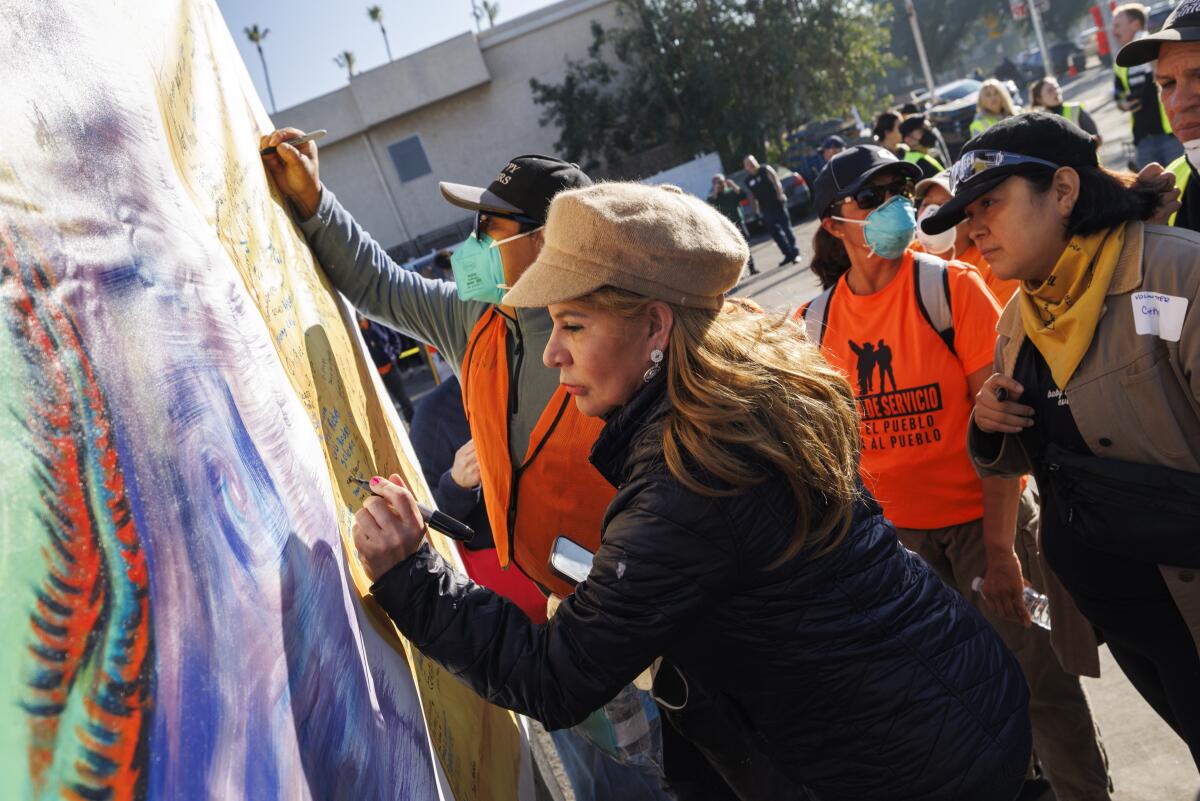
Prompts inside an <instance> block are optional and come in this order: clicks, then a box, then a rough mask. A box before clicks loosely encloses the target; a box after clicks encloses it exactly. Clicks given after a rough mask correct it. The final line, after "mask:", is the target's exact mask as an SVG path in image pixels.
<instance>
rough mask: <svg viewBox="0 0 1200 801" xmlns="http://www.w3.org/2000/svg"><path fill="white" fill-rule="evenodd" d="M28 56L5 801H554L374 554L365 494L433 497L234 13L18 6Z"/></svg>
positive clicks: (7, 23)
mask: <svg viewBox="0 0 1200 801" xmlns="http://www.w3.org/2000/svg"><path fill="white" fill-rule="evenodd" d="M0 39H2V40H3V41H4V43H5V57H4V59H3V60H2V61H0V86H3V87H4V97H5V100H6V103H5V112H4V113H3V114H2V115H0V142H2V143H3V145H2V147H0V314H3V319H4V323H5V324H4V326H2V327H0V400H2V401H3V409H2V410H0V476H3V485H2V486H0V601H2V602H3V614H0V775H3V776H5V782H4V784H5V788H6V789H5V797H7V798H37V799H50V798H70V799H141V798H148V799H171V800H172V801H175V800H176V799H193V798H195V799H201V798H204V799H208V798H219V799H239V798H246V799H275V798H281V799H283V798H286V799H302V798H318V799H326V798H346V799H417V800H419V801H427V799H437V798H456V799H458V801H472V800H473V799H480V800H481V801H482V800H484V799H498V800H501V799H515V798H519V797H528V787H529V765H528V754H527V751H526V750H525V749H524V746H523V744H522V741H521V739H520V735H519V731H518V728H517V725H516V722H515V720H514V718H513V717H512V716H511V715H510V714H509V713H507V712H504V711H502V710H498V709H496V708H494V707H491V706H489V705H487V704H485V703H483V702H482V701H480V700H479V699H478V698H477V697H476V696H474V694H473V693H471V692H470V691H469V690H468V689H467V688H466V687H465V686H463V685H461V684H460V683H459V682H457V681H456V680H454V679H453V678H452V677H450V676H448V675H447V674H446V673H445V672H444V671H442V669H441V668H439V667H437V666H436V665H434V664H432V663H430V662H428V661H427V660H424V659H423V658H422V657H421V656H420V655H419V654H418V653H415V652H413V651H412V650H411V649H410V648H408V646H407V645H406V644H405V643H404V642H403V641H402V640H401V639H400V638H399V637H398V635H397V633H396V632H395V630H394V628H393V627H392V626H391V624H390V622H389V621H388V620H387V619H386V617H385V616H383V615H382V614H381V613H380V612H379V610H378V609H376V608H375V607H374V606H373V605H372V604H371V602H370V599H369V597H366V596H367V594H366V589H367V586H368V582H367V580H366V578H365V576H364V574H363V573H362V570H361V568H360V567H359V566H358V564H357V562H356V560H355V559H354V557H353V550H352V549H347V547H346V543H347V542H348V539H347V537H348V527H349V521H350V517H351V515H352V514H353V511H354V510H355V509H357V508H358V504H359V500H360V499H359V498H358V497H357V492H358V490H357V489H356V488H354V487H353V486H351V485H350V484H348V483H347V481H346V479H347V478H348V477H349V476H351V475H371V474H375V473H383V474H385V475H386V474H387V473H389V472H392V471H398V472H401V473H403V474H405V475H406V476H408V477H409V479H410V481H411V482H413V483H414V485H415V486H416V488H417V490H418V492H419V493H424V494H425V496H426V501H427V502H428V491H427V489H426V488H425V487H424V485H423V484H422V483H421V477H420V471H419V470H416V469H414V461H415V460H414V459H413V457H412V453H411V449H410V448H409V446H408V444H407V440H406V439H405V437H404V436H403V433H402V428H401V427H400V426H399V424H398V421H397V419H396V415H395V413H394V411H393V410H392V409H391V408H390V407H388V406H385V405H384V404H382V403H380V401H379V394H378V392H379V391H380V388H379V387H378V386H377V384H378V379H377V376H375V374H374V371H373V370H370V369H369V368H368V362H366V361H365V360H364V358H363V356H362V353H361V350H360V343H359V342H358V340H357V334H356V333H354V332H353V329H352V328H351V327H350V326H349V324H348V323H349V318H348V316H347V314H346V310H345V309H344V308H343V307H342V306H341V305H340V304H339V302H338V300H337V298H336V296H335V295H334V294H333V293H332V292H331V291H330V290H329V287H328V285H327V283H326V282H325V281H324V279H323V277H322V276H321V274H320V272H319V270H318V269H317V268H316V266H315V264H314V263H313V260H312V257H311V254H310V253H309V252H308V250H307V248H306V247H305V245H304V243H303V240H302V238H301V237H300V236H299V235H298V231H297V230H296V229H295V227H294V225H293V224H292V222H291V221H290V219H289V217H288V215H287V213H286V211H285V209H284V208H283V207H282V206H281V204H280V202H279V200H278V198H276V197H273V196H272V194H271V192H270V190H269V188H268V186H267V183H266V181H265V178H264V176H263V173H262V169H261V165H260V163H259V159H258V154H257V150H256V146H257V143H258V136H259V134H260V133H261V132H263V131H267V130H270V128H271V125H270V120H269V119H268V117H267V115H266V114H265V112H264V111H263V108H262V105H261V103H260V102H259V101H258V98H257V97H256V96H255V95H254V92H253V89H252V86H251V83H250V80H249V78H248V76H247V75H246V73H245V69H244V67H243V65H242V62H241V59H240V58H239V57H238V54H237V51H236V48H235V46H234V44H233V42H232V39H231V38H230V35H229V32H228V30H227V29H226V28H225V25H224V23H223V21H222V20H221V17H220V14H219V12H218V11H217V10H216V8H215V5H214V3H213V2H211V0H121V1H120V2H109V3H91V2H89V3H78V2H69V0H0ZM435 545H437V546H438V547H440V548H442V549H443V550H445V543H440V542H439V543H435ZM447 553H448V551H447Z"/></svg>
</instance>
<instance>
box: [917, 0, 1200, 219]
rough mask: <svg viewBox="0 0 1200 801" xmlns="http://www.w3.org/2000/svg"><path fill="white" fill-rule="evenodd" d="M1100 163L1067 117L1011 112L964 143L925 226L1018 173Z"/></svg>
mask: <svg viewBox="0 0 1200 801" xmlns="http://www.w3.org/2000/svg"><path fill="white" fill-rule="evenodd" d="M1197 2H1200V0H1197ZM1099 165H1100V160H1099V158H1098V157H1097V155H1096V144H1095V142H1094V141H1093V139H1092V137H1091V135H1089V134H1087V133H1086V132H1084V130H1083V129H1082V128H1080V127H1079V126H1078V125H1076V124H1075V123H1073V122H1071V121H1070V120H1068V119H1067V118H1066V117H1063V116H1060V115H1058V114H1046V113H1044V112H1041V111H1035V112H1030V113H1028V114H1017V115H1016V116H1013V117H1006V118H1005V119H1003V120H1001V121H1000V122H998V123H996V124H995V125H993V126H992V127H991V128H988V129H987V130H986V131H984V132H983V133H981V134H980V135H979V136H976V137H975V138H974V139H972V140H971V141H969V142H967V143H966V144H965V145H963V150H962V156H960V157H959V159H958V161H957V162H955V164H954V166H952V167H951V168H950V184H951V186H952V187H953V192H954V197H953V198H952V199H950V200H948V201H946V203H945V204H943V206H942V207H941V208H940V209H938V210H937V212H936V213H934V214H931V215H930V216H928V217H926V218H925V219H924V220H922V221H921V230H923V231H924V232H925V233H927V234H940V233H941V232H942V231H945V230H947V229H949V228H953V227H954V226H956V225H958V224H959V223H960V222H962V221H963V219H964V217H965V216H966V212H965V210H966V208H967V206H969V205H971V204H972V203H974V202H975V201H976V200H978V199H979V198H980V197H982V196H983V195H985V194H987V193H988V192H990V191H992V190H993V189H995V188H996V187H997V186H999V185H1000V184H1002V183H1004V182H1005V181H1007V180H1008V179H1009V178H1011V177H1012V176H1014V175H1030V174H1032V173H1036V172H1042V171H1045V170H1053V169H1058V168H1059V167H1098V166H1099Z"/></svg>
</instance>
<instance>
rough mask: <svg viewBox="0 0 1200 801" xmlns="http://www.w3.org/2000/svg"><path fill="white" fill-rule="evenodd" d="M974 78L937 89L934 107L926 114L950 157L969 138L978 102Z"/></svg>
mask: <svg viewBox="0 0 1200 801" xmlns="http://www.w3.org/2000/svg"><path fill="white" fill-rule="evenodd" d="M982 85H983V84H982V83H981V82H980V81H977V80H975V79H974V78H963V79H961V80H957V81H954V82H952V83H948V84H946V85H945V86H939V87H938V88H937V96H938V102H937V105H935V106H933V107H931V108H929V109H928V110H927V111H926V112H925V114H926V117H927V118H928V119H929V121H930V122H931V123H932V124H933V125H934V126H935V127H936V128H937V129H938V130H939V131H941V133H942V139H944V140H945V142H946V147H947V148H949V150H950V153H949V155H950V156H951V157H952V158H953V157H954V156H955V155H957V153H958V150H959V148H960V147H962V145H963V143H965V142H966V141H967V139H969V138H970V127H971V120H973V119H975V104H976V103H978V102H979V87H981V86H982Z"/></svg>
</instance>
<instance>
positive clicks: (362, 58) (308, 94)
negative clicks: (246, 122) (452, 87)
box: [217, 0, 553, 111]
mask: <svg viewBox="0 0 1200 801" xmlns="http://www.w3.org/2000/svg"><path fill="white" fill-rule="evenodd" d="M498 2H499V5H500V13H499V14H498V15H497V16H496V24H497V25H499V24H501V23H504V22H507V21H508V20H511V19H515V18H516V17H519V16H521V15H522V14H526V13H528V12H530V11H533V10H534V9H536V8H540V7H542V6H546V5H550V3H551V2H553V0H498ZM217 5H218V6H220V8H221V13H222V14H223V15H224V16H225V23H226V24H227V25H228V26H229V29H230V31H232V32H233V38H234V40H235V41H236V42H237V44H238V50H240V51H241V54H242V59H243V60H244V61H245V62H246V66H247V67H248V68H249V70H250V76H251V77H252V78H253V79H254V85H255V86H256V87H258V94H259V95H260V96H261V97H262V101H263V105H265V106H266V107H267V110H268V111H269V110H270V108H271V101H270V100H269V99H268V98H267V87H266V82H265V81H264V80H263V70H262V64H261V63H260V62H259V59H258V52H257V51H256V50H255V49H254V45H253V44H251V43H250V41H249V40H248V39H247V38H246V34H245V32H244V29H245V28H247V27H249V26H251V25H255V24H257V25H258V26H259V28H267V29H268V30H269V31H270V33H268V34H267V37H266V38H265V39H264V40H263V44H262V47H263V54H264V55H265V56H266V60H267V68H268V69H269V70H270V71H271V87H272V89H274V91H275V103H276V105H277V106H278V107H279V108H281V109H284V108H287V107H289V106H294V105H296V104H297V103H300V102H303V101H305V100H309V99H311V98H313V97H316V96H317V95H322V94H325V93H326V92H331V91H333V90H334V89H337V88H338V87H339V86H344V85H345V83H346V70H345V69H343V68H341V67H339V66H337V65H336V64H334V63H333V59H334V56H336V55H337V54H338V53H341V52H342V51H343V50H349V51H351V52H352V53H354V56H355V59H356V62H355V71H356V72H364V71H366V70H369V69H371V68H372V67H377V66H379V65H380V64H383V63H384V62H386V61H387V51H386V50H385V49H384V45H383V36H382V34H380V32H379V26H378V25H376V24H375V23H374V22H372V21H371V20H370V18H369V17H368V16H367V8H368V7H369V6H371V5H378V6H379V7H381V8H382V9H383V25H384V27H385V28H387V34H388V40H389V41H390V42H391V45H392V57H393V58H400V57H401V56H404V55H407V54H409V53H414V52H416V51H418V50H423V49H424V48H426V47H429V46H430V45H432V44H437V43H438V42H441V41H444V40H446V39H449V38H450V37H452V36H457V35H458V34H460V33H463V32H464V31H469V30H475V21H474V18H473V17H472V16H471V0H325V2H320V1H319V0H291V2H285V0H217ZM483 25H484V26H485V27H486V26H487V20H486V19H485V20H484V22H483Z"/></svg>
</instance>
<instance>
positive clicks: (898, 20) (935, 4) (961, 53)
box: [892, 0, 1094, 76]
mask: <svg viewBox="0 0 1200 801" xmlns="http://www.w3.org/2000/svg"><path fill="white" fill-rule="evenodd" d="M1093 3H1094V0H1053V2H1052V3H1051V4H1050V8H1049V10H1048V11H1045V12H1043V13H1042V30H1043V31H1044V32H1045V34H1046V44H1047V46H1049V45H1052V44H1054V43H1055V42H1058V41H1060V40H1061V39H1063V38H1065V37H1064V36H1063V34H1061V33H1058V32H1059V31H1066V30H1068V29H1069V28H1070V27H1071V26H1072V25H1073V24H1075V23H1076V22H1077V21H1078V20H1079V18H1080V17H1082V16H1083V15H1084V14H1085V13H1087V9H1088V7H1089V6H1090V5H1092V4H1093ZM892 4H893V7H894V13H893V15H892V42H893V43H894V51H895V53H896V55H897V57H898V58H899V59H900V61H901V62H902V63H903V65H904V66H905V67H907V68H908V69H909V70H910V71H911V72H912V73H913V74H914V75H917V76H919V75H920V73H921V67H920V65H919V64H918V62H917V46H916V43H915V42H914V41H913V35H912V29H911V28H910V27H909V24H908V17H907V16H906V15H905V11H904V0H892ZM913 7H914V8H915V9H916V11H917V18H918V21H919V22H920V25H921V38H922V40H923V41H924V43H925V53H926V55H927V56H928V57H929V66H930V68H931V69H932V70H933V71H934V72H935V73H937V72H944V71H947V70H950V69H953V68H955V67H961V68H963V72H964V73H965V72H970V71H971V70H973V69H974V68H975V67H982V68H983V69H984V71H985V72H990V71H991V68H992V67H994V66H995V65H994V64H990V63H988V64H981V63H979V61H978V58H977V57H976V54H977V53H978V52H979V47H980V45H982V44H983V43H984V42H985V41H986V40H987V36H988V31H987V26H986V25H985V24H984V18H985V16H987V15H989V14H994V15H995V18H996V19H997V20H999V23H1000V28H1001V29H1003V28H1005V27H1007V26H1010V25H1017V26H1019V30H1021V32H1022V34H1023V36H1024V37H1025V41H1026V42H1027V43H1028V45H1029V47H1036V46H1037V40H1036V38H1035V37H1034V33H1033V26H1032V23H1030V22H1029V21H1028V20H1025V21H1021V22H1018V21H1016V20H1013V16H1012V9H1011V7H1010V5H1009V0H913ZM1012 55H1014V56H1015V55H1016V54H1015V53H1013V54H1012Z"/></svg>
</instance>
